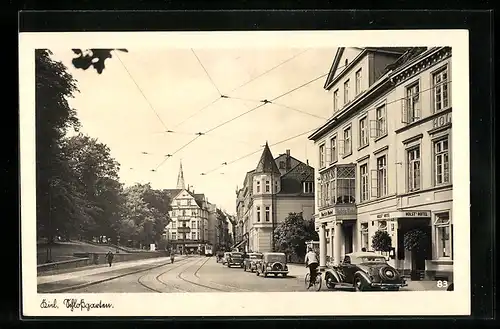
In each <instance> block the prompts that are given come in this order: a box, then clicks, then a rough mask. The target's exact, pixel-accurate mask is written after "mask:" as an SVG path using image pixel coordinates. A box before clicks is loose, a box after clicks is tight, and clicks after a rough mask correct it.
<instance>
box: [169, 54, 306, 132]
mask: <svg viewBox="0 0 500 329" xmlns="http://www.w3.org/2000/svg"><path fill="white" fill-rule="evenodd" d="M309 50H310V49H306V50H304V51H301V52H300V53H298V54H296V55H294V56H292V57H290V58H288V59H286V60H284V61H283V62H281V63H279V64H277V65H276V66H273V67H272V68H270V69H269V70H267V71H265V72H263V73H261V74H259V75H257V76H255V77H253V78H251V79H250V80H247V81H246V82H244V83H243V84H241V85H239V86H238V87H236V88H233V89H231V90H230V91H229V92H228V94H230V93H232V92H234V91H236V90H238V89H240V88H243V87H244V86H246V85H248V84H249V83H251V82H253V81H254V80H256V79H258V78H260V77H262V76H264V75H266V74H268V73H269V72H271V71H273V70H275V69H277V68H278V67H280V66H281V65H283V64H286V63H288V62H289V61H291V60H293V59H294V58H296V57H298V56H300V55H301V54H303V53H305V52H307V51H309ZM193 52H194V51H193ZM195 56H196V54H195ZM196 58H198V56H196ZM198 61H199V59H198ZM200 64H201V62H200ZM205 72H206V70H205ZM207 75H208V73H207ZM210 80H211V78H210ZM214 85H215V84H214ZM215 88H216V89H217V91H218V92H219V95H220V96H219V97H217V98H216V99H214V100H213V101H211V102H210V103H209V104H207V105H205V106H203V107H202V108H201V109H199V110H198V111H196V112H195V113H193V114H192V115H190V116H189V117H187V118H186V119H184V120H182V121H181V122H179V123H178V124H176V125H175V126H174V129H175V128H177V127H179V126H180V125H182V124H183V123H185V122H186V121H188V120H189V119H191V118H193V117H195V116H196V115H198V114H200V113H201V112H202V111H203V110H205V109H206V108H208V107H210V106H211V105H213V104H214V103H216V102H217V101H219V100H220V99H221V98H232V99H239V98H237V97H229V96H227V95H222V93H221V92H220V91H219V89H218V88H217V86H216V87H215ZM240 100H244V99H240ZM245 101H254V100H245Z"/></svg>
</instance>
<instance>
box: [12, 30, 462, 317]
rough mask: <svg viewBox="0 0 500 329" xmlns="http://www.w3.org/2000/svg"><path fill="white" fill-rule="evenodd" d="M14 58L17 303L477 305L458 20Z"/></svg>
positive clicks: (87, 47)
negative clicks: (435, 26) (444, 25)
mask: <svg viewBox="0 0 500 329" xmlns="http://www.w3.org/2000/svg"><path fill="white" fill-rule="evenodd" d="M19 56H20V67H19V74H20V133H21V141H20V145H21V196H22V197H21V201H22V218H21V224H22V261H23V263H22V310H23V315H24V316H37V317H39V316H308V315H310V316H317V315H331V316H362V315H395V316H400V315H468V314H470V274H469V273H470V268H469V257H470V252H469V244H470V242H469V224H470V223H469V153H468V152H469V151H468V150H469V139H468V136H469V119H468V117H469V96H468V95H469V69H468V65H469V64H468V33H467V31H465V30H439V31H437V30H436V31H433V30H408V31H396V30H393V31H390V30H388V31H336V32H330V31H322V32H319V31H318V32H314V31H302V32H301V31H293V32H291V31H288V32H285V31H282V32H279V31H276V32H224V33H222V32H161V33H160V32H158V33H150V32H148V33H146V32H137V33H21V34H20V51H19Z"/></svg>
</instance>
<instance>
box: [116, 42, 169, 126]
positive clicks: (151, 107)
mask: <svg viewBox="0 0 500 329" xmlns="http://www.w3.org/2000/svg"><path fill="white" fill-rule="evenodd" d="M114 53H115V55H116V57H117V58H118V60H119V61H120V63H121V64H122V66H123V68H124V69H125V71H126V72H127V74H128V75H129V77H130V79H131V80H132V81H133V82H134V84H135V86H136V87H137V89H138V90H139V92H140V93H141V95H142V97H144V99H145V100H146V102H147V103H148V105H149V108H150V109H151V110H152V111H153V113H154V114H155V115H156V117H157V118H158V120H159V121H160V123H161V124H162V126H163V127H164V128H165V131H167V132H171V130H170V129H169V128H168V127H167V125H166V124H165V122H163V120H162V118H161V117H160V115H159V114H158V112H156V110H155V109H154V107H153V105H152V104H151V102H150V101H149V99H148V98H147V97H146V94H144V91H143V90H142V88H141V87H140V86H139V84H138V83H137V81H135V79H134V76H133V75H132V74H131V73H130V71H129V70H128V68H127V66H126V65H125V63H124V62H123V61H122V59H121V58H120V56H119V55H118V52H116V51H115V52H114Z"/></svg>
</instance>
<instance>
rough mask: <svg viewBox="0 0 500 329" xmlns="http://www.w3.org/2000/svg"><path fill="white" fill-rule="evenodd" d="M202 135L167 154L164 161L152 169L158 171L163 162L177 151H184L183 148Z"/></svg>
mask: <svg viewBox="0 0 500 329" xmlns="http://www.w3.org/2000/svg"><path fill="white" fill-rule="evenodd" d="M200 136H201V135H198V136H196V137H195V138H193V139H192V140H190V141H189V142H187V143H186V144H184V145H182V146H181V147H180V148H178V149H177V150H175V151H174V152H173V153H172V154H167V155H165V159H163V161H162V162H160V164H159V165H157V166H156V168H155V169H152V170H151V171H153V172H155V171H157V170H158V168H160V167H161V165H163V164H164V163H165V162H166V161H167V159H169V158H171V157H173V156H174V155H175V154H176V153H178V152H180V151H182V150H183V149H184V148H185V147H187V146H188V145H189V144H191V143H192V142H194V141H195V140H197V139H198V138H200Z"/></svg>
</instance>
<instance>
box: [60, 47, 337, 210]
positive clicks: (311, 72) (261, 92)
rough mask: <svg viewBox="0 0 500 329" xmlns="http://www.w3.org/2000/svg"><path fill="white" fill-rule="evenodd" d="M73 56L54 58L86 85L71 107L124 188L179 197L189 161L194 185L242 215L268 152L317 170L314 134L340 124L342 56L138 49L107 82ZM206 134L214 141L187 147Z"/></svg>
mask: <svg viewBox="0 0 500 329" xmlns="http://www.w3.org/2000/svg"><path fill="white" fill-rule="evenodd" d="M69 48H70V47H68V49H66V48H64V49H62V48H61V49H51V50H52V52H53V59H54V60H58V61H61V62H62V63H63V64H65V65H66V67H67V68H68V71H69V72H70V73H71V74H72V75H73V77H74V78H75V79H76V80H77V85H78V89H79V91H80V92H79V93H76V94H75V95H74V96H75V97H74V98H72V99H70V100H69V102H70V105H71V106H72V107H73V108H75V109H76V110H77V115H78V118H79V119H80V122H81V124H82V129H81V132H83V133H85V134H88V135H90V136H91V137H94V138H97V139H98V140H99V141H100V142H101V143H105V144H107V145H108V146H109V148H110V150H111V155H112V156H113V157H114V158H115V159H116V160H117V161H118V162H119V163H120V166H121V167H120V180H121V182H122V183H124V184H125V186H128V185H132V184H134V183H150V184H151V186H152V187H153V188H157V189H163V188H176V183H177V175H178V172H179V164H180V162H181V161H182V166H183V170H184V178H185V181H186V184H188V185H190V186H192V189H193V190H194V191H195V192H196V193H204V194H205V196H206V197H207V198H208V201H209V202H211V203H215V204H216V205H217V206H218V207H220V208H222V209H225V210H226V211H228V212H229V213H235V205H236V188H237V187H241V186H242V183H243V180H244V178H245V174H246V173H247V172H248V171H250V170H253V169H255V167H256V166H257V162H258V160H259V158H260V155H261V152H262V146H263V145H264V144H265V143H266V142H268V143H269V145H270V148H271V152H272V153H273V155H274V156H275V157H277V156H278V155H279V154H282V153H285V152H286V150H287V149H289V150H290V153H291V155H292V156H294V157H295V158H297V159H298V160H301V161H303V162H306V160H309V161H310V162H312V158H313V157H314V156H315V153H314V150H313V142H312V141H309V140H308V139H307V136H308V135H309V133H306V132H308V131H311V130H312V129H314V128H317V127H319V126H321V125H322V124H323V123H324V122H325V121H326V119H327V118H328V117H329V116H330V115H331V103H332V99H331V94H330V93H327V92H326V91H325V90H324V89H323V85H324V82H325V80H326V74H327V73H328V70H329V69H330V66H331V64H332V62H333V59H334V56H335V52H336V48H335V47H331V48H310V49H306V48H295V49H294V48H276V49H269V48H266V49H248V48H245V49H222V48H221V49H208V48H202V49H196V48H195V49H173V48H157V49H140V48H139V49H137V48H136V49H134V48H128V53H122V52H120V53H118V54H116V53H113V57H112V58H110V59H108V60H106V68H105V70H104V71H103V73H102V74H100V75H99V74H97V72H96V71H95V70H94V69H92V68H90V69H88V70H86V71H84V70H80V69H75V68H74V67H73V66H72V64H71V59H72V58H73V56H74V54H73V52H72V51H71V50H70V49H69ZM323 75H324V76H323ZM318 78H319V79H318ZM314 79H316V80H315V81H314V82H311V83H309V84H307V85H305V86H303V87H300V86H302V85H304V84H306V83H308V82H310V81H311V80H314ZM249 81H250V82H249ZM298 87H300V88H298ZM296 88H297V89H296ZM294 89H295V90H294ZM285 93H287V94H286V95H284V96H283V97H280V98H278V99H276V100H275V101H273V104H266V105H264V106H261V107H260V108H258V109H256V110H254V111H252V112H249V113H248V114H243V113H245V112H247V111H249V110H251V109H253V108H255V107H256V106H258V105H261V104H262V103H261V102H260V101H261V100H264V99H267V100H271V99H274V98H276V97H278V96H281V95H283V94H285ZM221 94H222V95H227V96H229V98H220V95H221ZM209 104H210V105H209ZM278 104H279V105H278ZM207 105H209V106H207ZM304 112H305V113H304ZM240 115H241V116H240ZM238 116H240V117H238ZM236 117H238V118H236ZM232 119H233V120H232ZM230 120H231V121H230ZM228 121H230V122H228ZM167 130H171V131H173V133H167V132H165V131H167ZM198 132H201V133H205V132H206V134H204V135H202V136H200V137H198V138H197V139H196V140H194V141H193V142H192V143H190V144H188V145H187V146H186V144H187V143H188V142H190V141H191V140H193V138H195V137H196V136H197V135H196V133H198ZM303 133H304V134H303ZM299 134H303V135H301V136H300V137H297V138H293V139H290V140H289V141H286V142H283V143H280V144H278V145H275V146H273V144H275V143H277V142H280V141H283V140H286V139H289V138H291V137H294V136H296V135H299ZM179 149H180V150H179ZM177 150H178V151H177ZM176 151H177V152H176ZM253 152H255V153H254V154H253V155H250V156H247V157H245V158H242V159H240V158H241V157H243V156H245V155H248V154H250V153H253ZM144 153H147V154H144ZM167 154H173V156H170V157H166V155H167ZM225 162H227V163H228V165H223V163H225ZM152 170H155V171H152ZM202 173H205V175H202Z"/></svg>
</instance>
